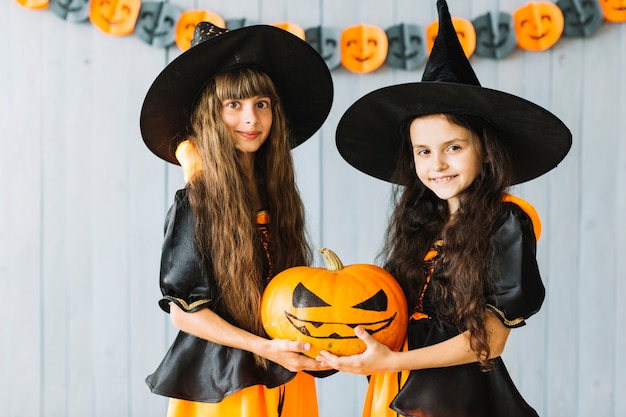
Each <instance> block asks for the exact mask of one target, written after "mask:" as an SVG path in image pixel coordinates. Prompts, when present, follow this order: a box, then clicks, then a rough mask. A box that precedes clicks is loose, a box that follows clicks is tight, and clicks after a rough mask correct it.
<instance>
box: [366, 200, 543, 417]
mask: <svg viewBox="0 0 626 417" xmlns="http://www.w3.org/2000/svg"><path fill="white" fill-rule="evenodd" d="M507 199H508V200H509V201H507V202H504V203H503V211H502V214H501V219H500V226H499V228H498V230H497V231H496V233H495V235H494V237H493V239H494V241H493V251H494V252H493V256H492V261H491V277H492V278H493V292H492V293H491V294H488V295H487V308H488V309H489V310H490V311H491V312H493V313H494V314H495V315H496V316H497V317H498V318H499V319H500V320H501V321H502V323H503V324H504V325H505V326H507V327H511V328H512V327H520V326H523V325H524V324H525V320H526V319H528V318H529V317H530V316H532V315H533V314H535V313H536V312H537V311H539V308H540V307H541V305H542V303H543V300H544V296H545V289H544V286H543V283H542V280H541V276H540V274H539V269H538V267H537V262H536V258H535V250H536V231H535V229H536V228H537V227H538V226H539V225H538V224H536V223H538V222H539V219H538V216H537V215H536V212H534V210H532V212H531V213H530V216H529V214H528V213H526V212H525V211H524V210H523V209H522V208H520V206H518V205H517V204H516V203H515V202H513V201H516V202H519V203H523V206H524V208H525V209H526V210H530V209H532V206H530V205H529V204H528V203H526V202H525V201H523V200H521V199H519V198H518V197H513V196H507ZM531 217H532V218H533V220H531ZM534 223H535V224H534ZM444 251H445V242H443V241H441V240H439V241H437V242H435V244H434V245H433V248H432V249H431V250H430V251H429V252H428V254H427V255H426V257H425V259H424V268H425V274H426V279H425V284H424V288H423V290H422V293H421V297H420V302H419V305H418V306H417V312H416V313H415V314H414V315H413V317H412V318H411V320H410V323H409V329H408V332H407V340H406V342H405V346H404V350H413V349H419V348H422V347H425V346H430V345H434V344H437V343H439V342H443V341H445V340H448V339H450V338H453V337H455V336H457V335H458V334H460V333H461V332H460V331H459V330H458V329H457V328H456V327H454V326H450V325H448V324H447V323H446V322H445V321H443V320H440V319H439V318H438V315H437V312H438V308H437V305H434V304H433V303H431V300H430V297H429V296H430V291H429V289H430V288H431V286H430V284H432V283H433V282H436V281H441V280H446V275H445V274H446V273H453V271H444V270H443V268H442V265H441V263H440V262H439V260H440V258H441V255H442V253H443V252H444ZM490 362H491V364H490V365H491V367H490V368H489V369H488V370H486V371H485V370H484V369H481V367H480V365H479V363H478V362H475V363H470V364H466V365H459V366H450V367H445V368H431V369H422V370H413V371H403V372H399V373H386V374H376V375H373V376H372V377H371V378H370V384H369V390H368V394H367V398H366V401H365V408H364V412H363V416H371V417H374V416H376V417H382V416H395V415H396V413H399V414H401V415H407V416H420V417H503V416H507V417H536V416H537V413H536V412H535V410H534V409H533V408H532V407H530V406H529V405H528V404H527V403H526V401H525V400H524V399H523V398H522V396H521V395H520V393H519V392H518V390H517V388H516V387H515V385H514V384H513V382H512V380H511V377H510V376H509V374H508V372H507V370H506V367H505V365H504V362H503V361H502V359H501V358H500V357H498V358H495V359H492V360H490ZM392 410H393V411H392Z"/></svg>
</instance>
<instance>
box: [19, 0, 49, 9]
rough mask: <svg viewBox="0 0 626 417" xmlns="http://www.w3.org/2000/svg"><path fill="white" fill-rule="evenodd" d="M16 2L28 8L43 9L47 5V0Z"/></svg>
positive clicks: (22, 0) (21, 0)
mask: <svg viewBox="0 0 626 417" xmlns="http://www.w3.org/2000/svg"><path fill="white" fill-rule="evenodd" d="M17 3H18V4H21V5H22V6H24V7H26V8H28V9H45V8H46V7H48V0H17Z"/></svg>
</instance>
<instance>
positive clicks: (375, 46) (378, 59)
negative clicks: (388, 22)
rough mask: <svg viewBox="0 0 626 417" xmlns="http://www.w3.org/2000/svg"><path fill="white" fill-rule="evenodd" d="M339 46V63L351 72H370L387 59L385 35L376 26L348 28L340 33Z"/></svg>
mask: <svg viewBox="0 0 626 417" xmlns="http://www.w3.org/2000/svg"><path fill="white" fill-rule="evenodd" d="M340 44H341V63H342V64H343V66H344V67H345V68H347V69H349V70H350V71H352V72H357V73H368V72H372V71H374V70H376V69H378V68H379V67H380V66H381V65H382V64H383V63H384V62H385V59H386V58H387V47H388V41H387V34H386V33H385V31H384V30H382V29H381V28H379V27H377V26H373V25H363V24H361V25H356V26H350V27H348V28H346V29H344V31H343V32H341V42H340Z"/></svg>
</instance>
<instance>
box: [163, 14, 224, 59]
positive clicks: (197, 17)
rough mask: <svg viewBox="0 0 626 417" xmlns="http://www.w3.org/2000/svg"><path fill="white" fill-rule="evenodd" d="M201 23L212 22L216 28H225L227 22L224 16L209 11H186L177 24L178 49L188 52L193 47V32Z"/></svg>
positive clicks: (176, 38)
mask: <svg viewBox="0 0 626 417" xmlns="http://www.w3.org/2000/svg"><path fill="white" fill-rule="evenodd" d="M200 22H211V23H213V24H214V25H216V26H219V27H224V26H225V24H226V22H224V19H223V18H222V16H220V15H218V14H215V13H213V12H210V11H208V10H187V11H184V12H183V13H182V14H181V15H180V17H179V18H178V22H176V28H175V29H174V31H175V32H174V33H175V41H176V45H177V46H178V49H180V50H181V51H186V50H187V49H189V48H190V47H191V40H192V39H193V30H194V28H195V27H196V25H197V24H198V23H200Z"/></svg>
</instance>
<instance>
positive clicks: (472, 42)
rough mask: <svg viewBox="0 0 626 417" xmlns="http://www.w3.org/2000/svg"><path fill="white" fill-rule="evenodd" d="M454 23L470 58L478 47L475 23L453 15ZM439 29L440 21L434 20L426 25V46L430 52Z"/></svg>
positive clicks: (464, 50)
mask: <svg viewBox="0 0 626 417" xmlns="http://www.w3.org/2000/svg"><path fill="white" fill-rule="evenodd" d="M452 25H453V26H454V30H455V31H456V34H457V36H458V38H459V41H460V42H461V46H462V47H463V52H465V56H467V57H468V58H469V57H471V56H472V54H473V53H474V50H475V49H476V29H474V25H473V24H472V22H470V21H469V20H467V19H463V18H460V17H453V18H452ZM438 31H439V22H438V21H434V22H432V23H431V24H430V25H428V26H427V27H426V47H427V48H428V54H430V51H431V50H432V49H433V44H434V43H435V38H437V33H438Z"/></svg>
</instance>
